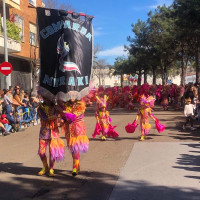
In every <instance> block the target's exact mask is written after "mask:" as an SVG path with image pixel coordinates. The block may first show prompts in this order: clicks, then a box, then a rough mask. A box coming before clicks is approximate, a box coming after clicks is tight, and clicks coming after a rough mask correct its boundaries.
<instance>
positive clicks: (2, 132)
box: [0, 122, 10, 136]
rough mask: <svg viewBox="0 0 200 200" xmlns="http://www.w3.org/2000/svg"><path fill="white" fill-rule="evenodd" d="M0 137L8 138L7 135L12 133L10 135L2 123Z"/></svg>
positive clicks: (0, 124)
mask: <svg viewBox="0 0 200 200" xmlns="http://www.w3.org/2000/svg"><path fill="white" fill-rule="evenodd" d="M0 135H3V136H6V135H10V133H8V132H7V131H6V129H5V127H4V125H3V124H2V123H1V122H0Z"/></svg>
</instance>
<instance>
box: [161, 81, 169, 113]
mask: <svg viewBox="0 0 200 200" xmlns="http://www.w3.org/2000/svg"><path fill="white" fill-rule="evenodd" d="M169 93H170V86H169V85H164V87H163V89H162V93H161V95H162V102H161V105H162V106H163V110H168V104H169V100H168V99H169Z"/></svg>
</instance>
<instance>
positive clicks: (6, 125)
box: [0, 114, 12, 133]
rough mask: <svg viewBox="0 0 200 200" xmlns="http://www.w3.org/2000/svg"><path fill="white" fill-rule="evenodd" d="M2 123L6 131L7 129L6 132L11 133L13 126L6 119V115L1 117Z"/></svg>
mask: <svg viewBox="0 0 200 200" xmlns="http://www.w3.org/2000/svg"><path fill="white" fill-rule="evenodd" d="M0 122H1V123H2V124H3V125H4V127H5V129H6V132H8V133H9V132H10V130H11V128H12V126H11V125H10V124H9V121H8V119H7V118H6V115H5V114H3V115H1V119H0Z"/></svg>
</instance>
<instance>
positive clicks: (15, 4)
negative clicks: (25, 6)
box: [5, 0, 20, 10]
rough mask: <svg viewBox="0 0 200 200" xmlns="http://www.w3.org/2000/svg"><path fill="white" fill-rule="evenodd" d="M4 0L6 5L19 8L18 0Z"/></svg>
mask: <svg viewBox="0 0 200 200" xmlns="http://www.w3.org/2000/svg"><path fill="white" fill-rule="evenodd" d="M5 2H6V4H7V5H8V6H10V7H12V8H16V9H18V10H20V0H6V1H5Z"/></svg>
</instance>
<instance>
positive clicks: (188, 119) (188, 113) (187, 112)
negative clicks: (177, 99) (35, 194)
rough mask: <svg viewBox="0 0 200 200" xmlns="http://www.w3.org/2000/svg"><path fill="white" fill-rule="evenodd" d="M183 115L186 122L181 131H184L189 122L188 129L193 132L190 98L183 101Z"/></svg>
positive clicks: (192, 110)
mask: <svg viewBox="0 0 200 200" xmlns="http://www.w3.org/2000/svg"><path fill="white" fill-rule="evenodd" d="M185 103H186V104H185V107H184V115H185V117H186V122H185V124H184V125H183V130H185V127H186V125H187V124H188V122H190V125H191V126H190V129H191V130H195V128H194V127H193V118H194V105H193V104H192V100H191V98H188V99H185Z"/></svg>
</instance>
